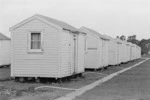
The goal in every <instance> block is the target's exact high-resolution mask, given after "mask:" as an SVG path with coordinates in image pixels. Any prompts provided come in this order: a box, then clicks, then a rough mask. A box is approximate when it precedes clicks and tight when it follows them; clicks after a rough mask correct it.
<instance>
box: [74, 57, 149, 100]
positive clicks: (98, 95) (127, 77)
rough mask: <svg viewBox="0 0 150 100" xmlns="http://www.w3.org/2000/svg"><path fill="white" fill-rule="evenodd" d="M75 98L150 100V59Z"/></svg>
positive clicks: (81, 99)
mask: <svg viewBox="0 0 150 100" xmlns="http://www.w3.org/2000/svg"><path fill="white" fill-rule="evenodd" d="M75 100H150V60H148V61H146V62H145V63H143V64H141V65H139V66H137V67H135V68H133V69H131V70H129V71H127V72H124V73H122V74H120V75H118V76H116V77H114V78H113V79H111V80H109V81H107V82H106V83H104V84H102V85H100V86H97V87H95V88H94V89H92V90H90V91H88V92H86V93H84V94H83V95H81V96H79V97H76V99H75Z"/></svg>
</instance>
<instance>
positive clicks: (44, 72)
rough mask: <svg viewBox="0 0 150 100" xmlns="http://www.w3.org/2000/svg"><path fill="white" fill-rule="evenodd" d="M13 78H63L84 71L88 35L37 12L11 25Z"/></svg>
mask: <svg viewBox="0 0 150 100" xmlns="http://www.w3.org/2000/svg"><path fill="white" fill-rule="evenodd" d="M10 31H11V38H12V43H11V45H12V56H11V58H12V60H11V63H12V67H11V76H12V77H16V78H18V77H35V78H38V77H48V78H62V77H67V76H71V75H73V74H78V73H82V72H84V61H85V59H84V58H85V56H84V55H85V48H84V46H85V34H83V33H80V32H79V30H78V29H76V28H74V27H73V26H71V25H69V24H67V23H64V22H62V21H59V20H56V19H52V18H49V17H46V16H43V15H39V14H36V15H34V16H32V17H30V18H28V19H26V20H24V21H22V22H20V23H19V24H17V25H15V26H13V27H11V28H10Z"/></svg>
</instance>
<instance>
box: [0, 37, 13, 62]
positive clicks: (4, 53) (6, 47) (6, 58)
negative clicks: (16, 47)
mask: <svg viewBox="0 0 150 100" xmlns="http://www.w3.org/2000/svg"><path fill="white" fill-rule="evenodd" d="M10 42H11V40H1V41H0V43H1V56H0V58H1V60H0V61H1V64H0V65H9V64H10Z"/></svg>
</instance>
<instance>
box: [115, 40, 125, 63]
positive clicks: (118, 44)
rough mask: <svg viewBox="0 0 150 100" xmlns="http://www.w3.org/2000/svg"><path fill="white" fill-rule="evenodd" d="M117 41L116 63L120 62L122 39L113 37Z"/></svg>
mask: <svg viewBox="0 0 150 100" xmlns="http://www.w3.org/2000/svg"><path fill="white" fill-rule="evenodd" d="M115 40H116V41H117V64H121V62H122V55H123V54H122V41H121V40H120V39H118V38H117V39H115Z"/></svg>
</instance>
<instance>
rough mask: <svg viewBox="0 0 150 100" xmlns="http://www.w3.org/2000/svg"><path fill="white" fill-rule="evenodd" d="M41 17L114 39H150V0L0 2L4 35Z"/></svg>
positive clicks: (17, 0) (9, 0)
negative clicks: (26, 21)
mask: <svg viewBox="0 0 150 100" xmlns="http://www.w3.org/2000/svg"><path fill="white" fill-rule="evenodd" d="M34 14H41V15H45V16H48V17H51V18H55V19H58V20H61V21H64V22H67V23H69V24H71V25H73V26H75V27H76V28H80V27H81V26H86V27H89V28H92V29H94V30H96V31H98V32H99V33H101V34H106V35H109V36H112V37H116V36H117V35H119V36H120V35H125V36H129V35H134V34H135V35H137V38H138V39H143V38H145V39H148V38H150V0H0V32H2V33H3V34H5V35H7V36H9V37H10V32H9V28H10V27H11V26H13V25H15V24H17V23H19V22H20V21H22V20H24V19H26V18H28V17H31V16H33V15H34Z"/></svg>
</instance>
